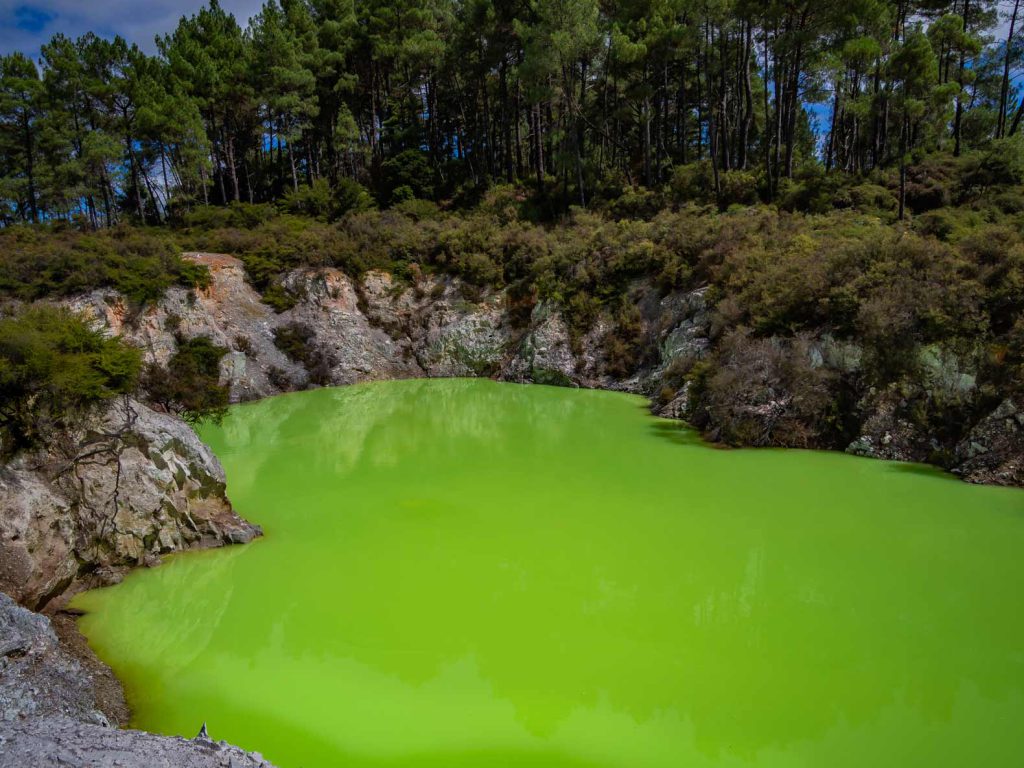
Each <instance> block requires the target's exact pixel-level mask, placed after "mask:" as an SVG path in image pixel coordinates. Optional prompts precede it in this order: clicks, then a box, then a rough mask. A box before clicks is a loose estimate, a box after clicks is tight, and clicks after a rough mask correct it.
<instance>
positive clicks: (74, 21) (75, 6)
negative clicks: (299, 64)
mask: <svg viewBox="0 0 1024 768" xmlns="http://www.w3.org/2000/svg"><path fill="white" fill-rule="evenodd" d="M262 4H263V3H262V0H221V7H222V8H224V9H225V10H226V11H228V12H230V13H233V14H234V15H235V18H236V19H238V22H239V24H241V25H242V26H243V27H244V26H245V25H246V23H247V22H248V20H249V18H250V17H251V16H253V15H254V14H256V13H258V12H259V9H260V7H261V6H262ZM203 5H204V2H203V0H0V53H10V52H12V51H23V52H25V53H27V54H30V55H32V56H37V55H38V53H39V48H40V46H41V45H42V44H43V43H45V42H46V41H48V40H49V39H50V37H52V36H53V35H54V34H55V33H57V32H63V33H64V34H65V35H68V36H69V37H78V36H79V35H82V34H85V33H86V32H90V31H92V32H95V33H97V34H99V35H102V36H104V37H113V36H114V35H121V36H122V37H124V38H125V39H127V40H129V41H130V42H133V43H138V45H139V46H140V47H141V48H142V49H143V50H145V51H147V52H149V53H153V52H155V50H156V45H155V44H154V42H153V41H154V38H155V37H156V36H157V35H162V34H165V33H168V32H170V31H172V30H173V29H174V27H175V26H176V25H177V23H178V19H180V18H181V17H182V16H184V15H191V14H193V13H195V12H196V11H198V10H199V9H200V8H201V7H202V6H203Z"/></svg>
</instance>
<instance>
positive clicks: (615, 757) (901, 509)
mask: <svg viewBox="0 0 1024 768" xmlns="http://www.w3.org/2000/svg"><path fill="white" fill-rule="evenodd" d="M201 434H202V437H203V439H204V440H206V441H207V442H209V444H210V445H212V446H213V448H214V450H215V451H216V452H217V455H218V456H219V457H220V459H221V461H222V462H223V464H224V468H225V470H226V472H227V478H228V494H229V496H230V497H231V499H232V501H233V502H234V504H235V506H236V508H237V510H238V511H239V512H240V513H241V514H242V515H243V516H245V517H247V518H249V519H251V520H253V521H255V522H258V523H260V524H262V525H263V526H264V527H265V529H266V537H265V538H264V539H262V540H260V541H257V542H256V543H254V544H252V545H249V546H242V547H230V548H227V549H223V550H216V551H207V552H200V553H190V554H185V555H182V556H178V557H174V558H171V559H170V560H169V561H168V562H167V563H165V564H164V565H163V566H162V567H160V568H156V569H152V570H144V571H137V572H135V573H133V574H132V575H130V576H129V577H128V578H127V579H126V580H125V581H124V582H123V583H122V584H120V585H118V586H116V587H112V588H109V589H103V590H98V591H95V592H91V593H88V594H86V595H83V596H81V597H80V598H79V599H78V600H77V603H76V604H77V606H78V607H80V608H83V609H86V610H87V611H88V614H87V615H86V616H85V617H83V618H82V620H81V627H82V630H83V631H84V632H85V634H86V635H87V637H88V638H89V640H90V642H91V644H92V645H93V647H94V648H95V649H96V650H97V651H98V653H99V655H100V656H101V657H102V658H103V659H104V660H106V661H107V662H109V663H110V664H111V665H112V666H113V668H114V670H115V671H116V672H117V674H118V675H119V677H120V678H121V679H122V680H123V681H124V683H125V688H126V691H127V694H128V699H129V703H130V705H131V706H132V708H133V711H134V721H133V723H132V725H133V726H135V727H139V728H145V729H150V730H154V731H158V732H162V733H168V734H182V735H185V736H189V737H191V736H194V735H195V733H196V732H197V731H198V730H199V727H200V725H201V724H202V723H203V721H206V722H208V724H209V730H210V733H211V735H212V736H213V737H214V738H216V739H227V740H229V741H232V742H235V743H237V744H240V745H242V746H244V747H246V748H248V749H254V750H259V751H261V752H262V753H263V754H264V755H265V756H266V757H267V758H268V759H270V760H272V761H273V762H275V763H276V764H277V765H278V766H280V767H281V768H319V767H321V766H330V767H331V768H333V767H334V766H338V767H339V768H385V767H387V768H627V767H628V768H634V767H635V768H689V767H699V766H714V767H715V768H723V767H725V766H758V767H761V766H771V767H775V766H779V767H782V766H785V767H787V768H788V767H790V766H823V767H827V768H842V767H844V766H851V767H852V766H857V768H863V767H864V766H873V767H877V766H901V767H906V766H927V767H928V768H942V767H943V766H957V768H962V767H963V766H985V767H986V768H995V767H997V766H1017V765H1024V610H1022V595H1024V494H1022V493H1021V492H1020V491H1016V490H1009V489H999V488H982V487H973V486H970V485H967V484H966V483H962V482H959V481H957V480H955V479H953V478H950V477H945V476H942V475H940V474H938V473H937V472H934V471H932V470H929V469H926V468H922V467H919V466H911V465H900V464H894V463H886V462H879V461H872V460H869V459H858V458H854V457H850V456H845V455H842V454H836V453H817V452H808V451H783V450H757V451H755V450H742V451H738V450H721V449H716V448H712V447H709V446H707V445H704V444H702V443H701V442H700V441H699V440H698V439H697V438H696V437H695V435H694V434H693V433H692V432H690V431H688V430H687V429H686V428H684V427H682V426H681V425H679V424H677V423H673V422H669V421H665V420H662V419H656V418H654V417H652V416H650V415H649V414H648V412H647V410H646V405H645V402H644V401H643V400H642V399H641V398H638V397H633V396H629V395H622V394H616V393H609V392H593V391H579V390H569V389H557V388H549V387H540V386H519V385H512V384H498V383H494V382H490V381H481V380H478V381H470V380H437V381H404V382H388V383H373V384H364V385H358V386H352V387H348V388H341V389H321V390H316V391H312V392H304V393H299V394H292V395H285V396H282V397H277V398H273V399H269V400H265V401H262V402H259V403H255V404H249V405H243V406H238V407H234V408H232V409H231V411H230V413H229V415H228V417H227V418H226V419H225V420H224V422H223V425H222V426H219V427H217V426H212V425H207V426H204V427H203V428H202V429H201Z"/></svg>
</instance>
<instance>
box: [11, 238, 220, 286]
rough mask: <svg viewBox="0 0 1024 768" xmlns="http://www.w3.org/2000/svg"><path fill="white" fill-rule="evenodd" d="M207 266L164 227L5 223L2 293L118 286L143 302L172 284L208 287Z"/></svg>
mask: <svg viewBox="0 0 1024 768" xmlns="http://www.w3.org/2000/svg"><path fill="white" fill-rule="evenodd" d="M209 281H210V276H209V272H208V271H207V269H206V268H205V267H203V266H200V265H198V264H194V263H192V262H188V261H185V260H183V259H182V258H181V251H180V248H179V247H178V245H177V244H176V243H175V241H174V240H173V239H171V238H170V237H168V236H167V235H166V234H165V233H162V232H158V231H154V230H150V229H134V228H131V227H121V228H116V229H111V230H104V231H102V232H95V233H81V232H76V231H73V230H61V231H53V230H47V229H46V228H43V227H27V226H20V227H7V228H4V229H0V295H6V296H8V297H13V298H18V299H22V300H26V301H34V300H36V299H41V298H45V297H59V296H71V295H74V294H77V293H84V292H86V291H90V290H92V289H94V288H113V289H115V290H117V291H119V292H120V293H122V294H124V295H125V296H126V297H128V299H129V300H131V301H133V302H134V303H136V304H138V305H142V304H147V303H151V302H155V301H157V300H158V299H159V298H160V297H161V296H163V295H164V293H165V292H166V291H167V289H168V288H169V287H171V286H172V285H181V286H185V287H190V288H191V287H205V286H206V285H208V284H209Z"/></svg>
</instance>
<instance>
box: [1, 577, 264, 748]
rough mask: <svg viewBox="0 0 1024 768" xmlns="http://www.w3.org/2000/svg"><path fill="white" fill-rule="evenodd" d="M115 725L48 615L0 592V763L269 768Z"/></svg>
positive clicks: (204, 744)
mask: <svg viewBox="0 0 1024 768" xmlns="http://www.w3.org/2000/svg"><path fill="white" fill-rule="evenodd" d="M115 725H116V724H115V723H111V722H110V721H109V719H108V718H107V717H106V715H105V714H104V713H103V712H101V711H100V707H99V706H98V702H97V695H96V690H95V686H94V679H93V676H92V675H91V674H90V673H89V671H88V670H87V669H86V668H85V667H84V666H83V665H82V664H80V663H79V661H78V660H76V659H75V658H73V657H72V656H70V655H69V654H68V653H66V652H65V650H64V648H63V647H62V646H61V644H60V643H59V642H58V640H57V635H56V633H55V632H54V630H53V627H52V626H51V625H50V620H49V619H48V618H46V617H45V616H42V615H40V614H37V613H32V612H31V611H28V610H26V609H25V608H22V607H21V606H19V605H17V604H16V603H15V602H14V601H13V600H12V599H11V598H9V597H8V596H7V595H4V594H3V593H0V768H52V767H53V766H66V767H67V768H114V767H115V766H117V768H162V767H166V768H172V767H173V768H228V767H230V768H272V767H271V766H270V764H269V763H267V762H266V761H264V760H263V758H262V757H260V755H258V754H251V753H246V752H244V751H242V750H240V749H238V748H237V747H231V746H228V745H227V744H225V743H223V742H213V741H211V740H209V739H199V738H196V739H193V740H191V741H189V740H186V739H180V738H168V737H164V736H154V735H153V734H149V733H142V732H140V731H129V730H118V729H117V728H115V727H114V726H115Z"/></svg>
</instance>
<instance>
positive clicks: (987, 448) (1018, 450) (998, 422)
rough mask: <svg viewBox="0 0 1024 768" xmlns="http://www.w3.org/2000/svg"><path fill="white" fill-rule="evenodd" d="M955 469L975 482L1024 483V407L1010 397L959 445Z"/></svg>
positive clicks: (966, 478)
mask: <svg viewBox="0 0 1024 768" xmlns="http://www.w3.org/2000/svg"><path fill="white" fill-rule="evenodd" d="M956 456H957V459H958V462H959V463H958V466H957V467H956V469H955V470H954V471H955V472H956V473H957V474H959V475H961V476H962V477H963V478H964V479H965V480H967V481H968V482H971V483H990V484H993V485H1016V486H1020V485H1024V407H1021V405H1020V404H1018V403H1016V402H1014V401H1013V400H1010V399H1007V400H1004V401H1003V402H1002V403H1000V405H999V407H997V408H996V409H995V410H994V411H993V412H992V413H990V414H989V415H988V416H986V417H985V418H983V419H982V420H981V421H979V422H978V423H977V424H975V426H974V428H973V429H972V430H971V431H970V433H969V434H968V435H967V437H966V438H965V439H964V440H962V441H961V442H960V444H959V445H957V447H956Z"/></svg>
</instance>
